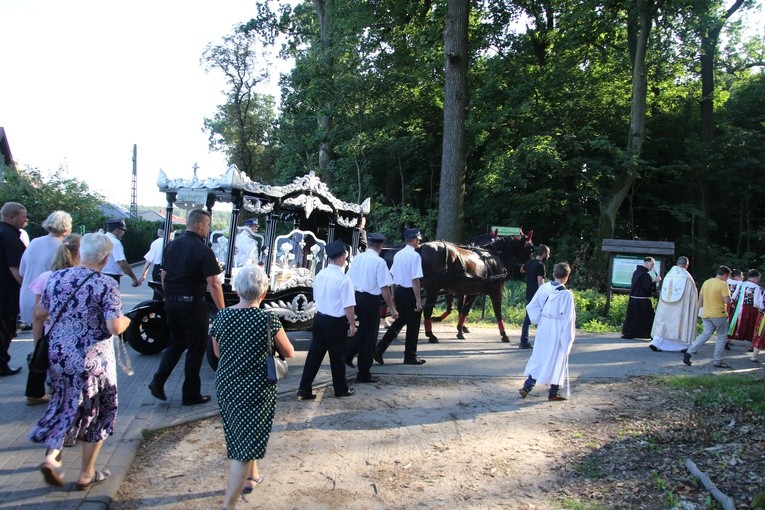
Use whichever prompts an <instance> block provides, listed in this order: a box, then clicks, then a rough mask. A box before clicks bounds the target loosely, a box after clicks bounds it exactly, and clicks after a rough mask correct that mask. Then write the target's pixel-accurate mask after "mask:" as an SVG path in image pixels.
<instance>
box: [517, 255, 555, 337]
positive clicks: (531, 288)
mask: <svg viewBox="0 0 765 510" xmlns="http://www.w3.org/2000/svg"><path fill="white" fill-rule="evenodd" d="M548 258H550V248H548V247H547V246H545V245H544V244H540V245H539V246H537V256H536V257H534V258H533V259H530V260H527V261H526V263H525V264H523V265H522V266H521V273H525V274H526V304H529V303H531V300H532V299H533V298H534V294H536V293H537V290H539V287H541V286H542V284H543V283H544V282H545V264H544V262H545V260H547V259H548ZM529 326H531V320H529V314H528V313H527V314H526V317H525V318H524V319H523V326H522V327H521V345H520V347H521V349H531V344H530V343H529Z"/></svg>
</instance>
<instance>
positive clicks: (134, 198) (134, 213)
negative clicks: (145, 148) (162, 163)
mask: <svg viewBox="0 0 765 510" xmlns="http://www.w3.org/2000/svg"><path fill="white" fill-rule="evenodd" d="M130 217H131V218H138V146H137V145H136V144H133V188H132V189H131V191H130Z"/></svg>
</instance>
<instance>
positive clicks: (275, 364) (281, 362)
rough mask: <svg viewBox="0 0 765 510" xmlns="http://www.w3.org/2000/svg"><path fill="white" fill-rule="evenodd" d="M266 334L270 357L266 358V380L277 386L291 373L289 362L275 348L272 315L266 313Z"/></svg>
mask: <svg viewBox="0 0 765 510" xmlns="http://www.w3.org/2000/svg"><path fill="white" fill-rule="evenodd" d="M266 324H267V326H266V334H267V335H268V355H267V356H266V379H268V382H272V383H274V384H276V381H279V380H281V379H284V378H285V377H287V375H288V374H289V371H290V367H289V365H287V360H285V359H284V356H282V355H281V354H279V352H278V351H277V350H276V348H275V347H274V339H273V337H272V336H271V314H270V313H268V312H266Z"/></svg>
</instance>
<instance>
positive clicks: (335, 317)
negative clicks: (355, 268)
mask: <svg viewBox="0 0 765 510" xmlns="http://www.w3.org/2000/svg"><path fill="white" fill-rule="evenodd" d="M326 253H327V258H329V265H328V266H327V267H325V268H324V269H322V270H321V271H319V274H317V275H316V278H314V280H313V300H314V302H315V303H316V310H317V312H316V315H315V316H314V318H313V332H312V336H311V345H310V346H309V347H308V354H307V355H306V358H305V366H304V367H303V377H302V378H301V379H300V386H299V389H298V392H297V396H298V399H302V400H313V399H315V398H316V394H315V393H314V392H313V390H312V385H313V380H314V379H315V378H316V374H317V373H319V368H321V362H322V361H324V356H325V355H326V354H327V352H329V364H330V366H331V368H332V386H333V388H334V390H335V396H336V397H350V396H351V395H353V394H354V393H355V392H354V390H353V388H349V387H348V383H347V382H346V380H345V359H344V358H345V343H346V341H347V339H348V338H350V337H353V335H355V334H356V323H355V317H354V310H353V308H354V306H355V305H356V300H355V298H354V296H353V283H351V280H350V278H348V277H347V276H346V275H345V273H343V265H344V264H345V259H346V257H347V256H348V252H347V251H346V250H345V245H344V244H343V242H342V241H341V240H339V239H338V240H336V241H332V242H331V243H329V244H328V245H327V247H326Z"/></svg>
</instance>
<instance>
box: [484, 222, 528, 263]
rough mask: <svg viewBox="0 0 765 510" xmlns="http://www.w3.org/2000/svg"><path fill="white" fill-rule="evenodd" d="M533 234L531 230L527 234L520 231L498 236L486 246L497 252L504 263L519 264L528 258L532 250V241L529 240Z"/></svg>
mask: <svg viewBox="0 0 765 510" xmlns="http://www.w3.org/2000/svg"><path fill="white" fill-rule="evenodd" d="M533 234H534V231H533V230H532V231H530V232H529V233H528V234H524V233H523V231H521V233H520V235H517V236H508V237H500V238H499V239H497V240H496V241H494V242H493V243H491V246H490V247H488V246H487V248H489V249H490V250H492V251H494V252H496V253H497V254H499V256H500V258H501V259H502V262H504V263H505V265H508V264H510V265H520V264H523V263H524V262H526V261H527V260H529V257H531V254H532V253H533V251H534V243H533V242H532V240H531V236H532V235H533Z"/></svg>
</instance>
